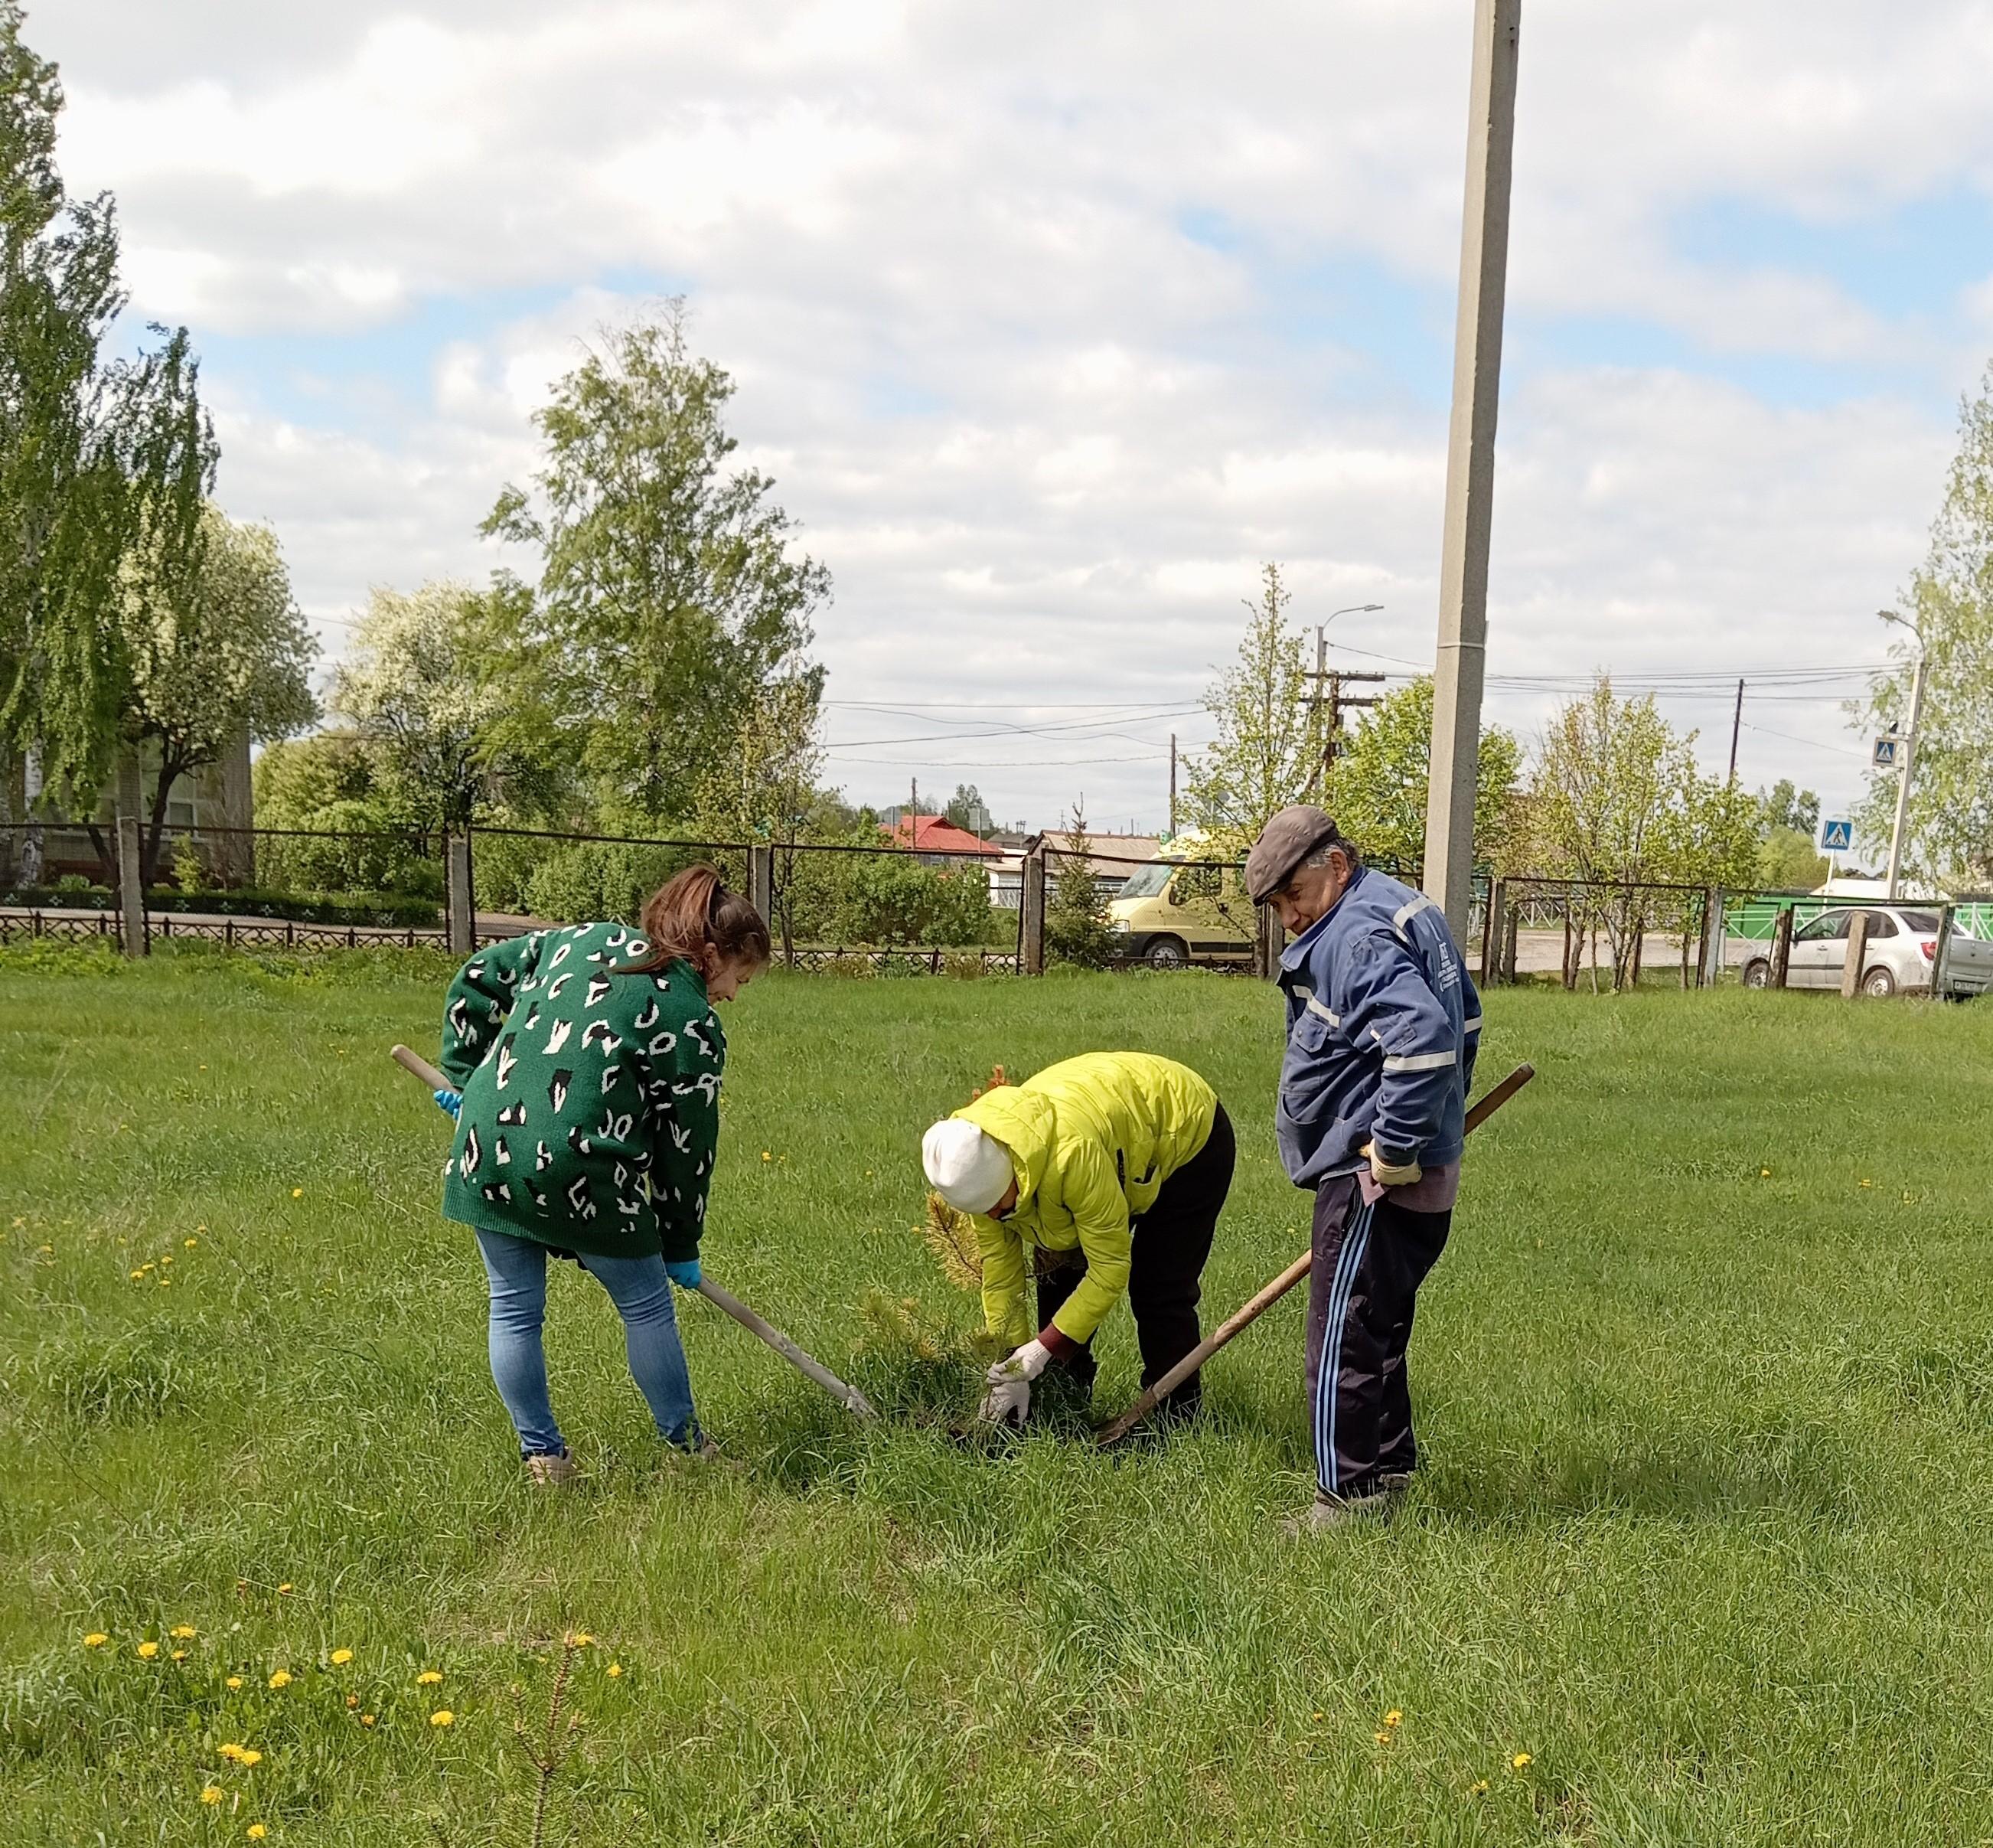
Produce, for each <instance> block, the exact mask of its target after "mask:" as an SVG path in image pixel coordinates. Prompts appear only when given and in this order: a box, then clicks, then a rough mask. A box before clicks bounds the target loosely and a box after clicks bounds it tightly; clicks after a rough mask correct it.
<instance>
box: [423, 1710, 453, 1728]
mask: <svg viewBox="0 0 1993 1848" xmlns="http://www.w3.org/2000/svg"><path fill="white" fill-rule="evenodd" d="M429 1724H430V1725H431V1726H455V1725H456V1715H455V1714H454V1713H452V1712H451V1711H450V1709H449V1708H448V1707H443V1708H439V1709H438V1710H437V1711H436V1712H435V1713H432V1714H431V1715H430V1716H429Z"/></svg>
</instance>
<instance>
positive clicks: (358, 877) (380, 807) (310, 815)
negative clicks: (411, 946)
mask: <svg viewBox="0 0 1993 1848" xmlns="http://www.w3.org/2000/svg"><path fill="white" fill-rule="evenodd" d="M250 774H251V785H252V787H253V788H254V790H255V799H256V823H257V826H258V827H259V828H263V829H268V830H272V832H271V833H268V834H264V835H259V836H258V839H257V842H256V864H255V883H256V884H257V885H259V886H261V887H262V888H265V890H268V891H281V892H292V893H299V894H306V893H326V892H347V893H353V892H367V891H391V892H398V893H405V894H408V895H412V896H415V897H419V898H438V897H440V896H441V895H442V892H443V869H442V867H441V864H440V863H439V861H438V860H437V859H436V856H435V854H434V853H433V851H432V850H430V849H429V848H428V847H426V845H425V844H424V842H423V840H422V829H421V826H420V824H419V822H418V820H416V817H415V816H414V815H413V814H412V813H411V812H410V811H409V808H408V807H407V806H406V805H405V803H403V802H402V800H400V799H398V797H397V796H396V795H395V793H394V792H392V791H391V790H390V789H388V787H387V786H386V785H385V783H384V782H382V780H381V777H380V775H379V774H378V768H377V765H376V759H375V753H374V749H373V748H372V747H371V745H370V744H368V743H367V741H366V740H365V739H364V738H362V737H359V736H358V735H357V734H355V733H354V732H351V731H320V732H315V733H313V734H312V735H311V736H310V737H303V738H292V739H285V740H280V741H279V742H277V743H275V744H269V745H266V746H265V748H264V749H263V750H262V751H260V752H259V753H258V755H257V758H256V761H255V766H254V768H252V770H251V773H250ZM291 830H300V832H299V833H292V832H291Z"/></svg>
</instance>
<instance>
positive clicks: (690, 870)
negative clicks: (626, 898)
mask: <svg viewBox="0 0 1993 1848" xmlns="http://www.w3.org/2000/svg"><path fill="white" fill-rule="evenodd" d="M644 936H645V937H646V938H647V939H648V940H649V943H650V949H649V950H648V953H646V954H645V955H644V957H643V958H642V959H641V960H639V961H638V962H634V963H625V964H624V967H623V973H624V974H625V975H648V974H653V973H655V971H657V970H661V969H662V968H664V967H665V966H666V965H667V964H668V963H675V962H680V961H682V962H686V963H690V964H691V965H692V967H693V968H695V969H696V970H698V971H699V974H701V975H703V976H708V975H710V974H713V970H714V969H715V968H716V967H717V966H718V965H719V964H720V963H730V962H744V963H748V964H750V966H751V967H754V968H756V969H759V968H761V967H762V966H763V965H764V963H767V960H769V957H770V956H771V953H772V952H771V947H770V945H769V941H768V926H767V921H766V920H765V919H764V918H763V917H762V915H761V913H760V912H758V911H757V910H756V909H754V905H752V904H751V903H750V902H748V901H747V899H745V898H743V897H741V895H740V894H739V893H738V892H736V891H728V890H727V888H726V887H725V886H724V885H721V884H720V873H719V870H718V868H715V867H711V866H708V865H707V864H706V863H705V862H704V861H701V862H700V863H699V864H697V865H696V866H689V867H687V868H685V871H683V872H681V873H675V874H672V877H671V878H669V879H668V880H666V881H665V883H664V885H661V886H660V887H659V888H658V890H657V891H654V892H653V893H651V895H650V897H649V898H648V899H647V900H646V901H645V902H644Z"/></svg>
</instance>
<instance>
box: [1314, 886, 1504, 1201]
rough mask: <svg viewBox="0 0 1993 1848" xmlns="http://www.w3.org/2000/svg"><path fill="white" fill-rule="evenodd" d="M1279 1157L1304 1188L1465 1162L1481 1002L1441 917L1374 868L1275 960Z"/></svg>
mask: <svg viewBox="0 0 1993 1848" xmlns="http://www.w3.org/2000/svg"><path fill="white" fill-rule="evenodd" d="M1280 987H1282V989H1284V991H1286V994H1287V1057H1286V1059H1285V1060H1284V1063H1283V1064H1282V1066H1281V1068H1280V1109H1279V1112H1278V1117H1277V1128H1278V1131H1279V1138H1280V1160H1281V1162H1282V1163H1283V1165H1284V1166H1285V1167H1286V1169H1287V1174H1288V1176H1289V1178H1290V1179H1292V1180H1293V1182H1294V1184H1295V1185H1296V1186H1299V1187H1314V1186H1319V1185H1320V1184H1321V1182H1323V1181H1325V1180H1326V1179H1329V1178H1330V1177H1331V1176H1335V1175H1341V1174H1350V1173H1353V1172H1355V1170H1356V1169H1359V1168H1360V1167H1362V1165H1363V1159H1362V1155H1360V1154H1359V1150H1361V1149H1362V1146H1363V1145H1364V1144H1365V1143H1366V1142H1373V1141H1374V1142H1375V1144H1376V1148H1377V1150H1378V1152H1379V1154H1380V1155H1383V1156H1385V1157H1386V1158H1388V1159H1390V1160H1391V1161H1393V1162H1404V1161H1407V1160H1414V1161H1417V1162H1419V1163H1420V1164H1421V1165H1424V1166H1426V1167H1437V1166H1438V1165H1440V1164H1441V1163H1442V1162H1451V1161H1457V1160H1458V1158H1459V1156H1460V1151H1461V1138H1462V1134H1463V1132H1464V1130H1465V1117H1466V1100H1467V1092H1468V1087H1469V1086H1471V1085H1472V1083H1473V1082H1474V1057H1475V1052H1476V1050H1477V1049H1478V1048H1479V1044H1480V1035H1481V998H1480V996H1479V994H1477V993H1476V992H1475V987H1474V984H1473V981H1472V979H1471V978H1470V977H1468V973H1467V970H1466V969H1465V967H1464V965H1463V964H1462V963H1461V957H1460V952H1459V951H1458V950H1457V949H1456V948H1455V946H1454V942H1453V937H1452V936H1451V933H1449V932H1448V929H1447V927H1446V918H1445V914H1444V913H1443V912H1441V910H1440V909H1439V907H1438V906H1437V905H1435V904H1434V902H1432V900H1431V899H1430V898H1427V897H1426V896H1425V895H1424V893H1423V892H1416V891H1413V890H1412V888H1410V886H1408V885H1401V884H1400V882H1399V881H1397V880H1396V879H1391V878H1386V877H1385V875H1384V874H1382V873H1379V872H1373V871H1371V870H1370V869H1369V868H1367V867H1359V868H1358V869H1357V871H1356V876H1355V878H1354V879H1352V881H1350V883H1349V885H1348V886H1347V887H1346V888H1345V889H1344V891H1343V893H1342V897H1341V898H1338V899H1337V901H1336V902H1335V906H1334V907H1333V909H1331V910H1330V912H1328V915H1327V916H1325V917H1324V918H1321V919H1318V921H1317V922H1315V923H1314V924H1313V925H1311V926H1310V927H1309V928H1308V929H1307V930H1305V931H1304V932H1303V933H1301V936H1298V937H1297V938H1296V939H1294V942H1293V943H1290V944H1289V945H1288V946H1287V951H1286V953H1285V954H1284V955H1283V956H1282V957H1281V958H1280Z"/></svg>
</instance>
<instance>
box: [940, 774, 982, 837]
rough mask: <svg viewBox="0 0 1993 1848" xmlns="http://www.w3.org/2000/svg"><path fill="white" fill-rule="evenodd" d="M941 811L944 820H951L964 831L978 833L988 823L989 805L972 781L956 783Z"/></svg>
mask: <svg viewBox="0 0 1993 1848" xmlns="http://www.w3.org/2000/svg"><path fill="white" fill-rule="evenodd" d="M941 813H942V820H944V821H947V822H952V823H953V824H954V825H955V826H956V827H958V828H960V829H961V830H962V831H963V832H964V833H969V834H980V833H983V830H985V829H986V827H987V826H989V824H990V810H989V807H988V806H987V805H986V803H984V801H983V796H982V792H981V791H979V789H977V788H976V785H975V784H973V783H957V784H956V785H955V793H954V794H953V795H952V796H950V797H949V799H948V806H947V807H946V808H945V809H942V812H941Z"/></svg>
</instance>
